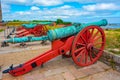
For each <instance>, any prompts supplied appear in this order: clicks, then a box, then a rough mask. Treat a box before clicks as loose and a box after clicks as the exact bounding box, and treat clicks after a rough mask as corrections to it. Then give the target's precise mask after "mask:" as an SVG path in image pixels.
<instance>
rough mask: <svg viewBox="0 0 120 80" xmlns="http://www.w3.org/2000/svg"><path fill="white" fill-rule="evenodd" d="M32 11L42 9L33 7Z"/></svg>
mask: <svg viewBox="0 0 120 80" xmlns="http://www.w3.org/2000/svg"><path fill="white" fill-rule="evenodd" d="M31 10H40V8H39V7H36V6H32V7H31Z"/></svg>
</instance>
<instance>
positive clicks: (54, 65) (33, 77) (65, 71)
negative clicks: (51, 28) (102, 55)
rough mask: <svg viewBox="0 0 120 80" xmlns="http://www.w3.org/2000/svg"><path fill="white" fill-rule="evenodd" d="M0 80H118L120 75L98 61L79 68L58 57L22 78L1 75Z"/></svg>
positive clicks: (70, 60) (70, 61) (68, 60)
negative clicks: (0, 79)
mask: <svg viewBox="0 0 120 80" xmlns="http://www.w3.org/2000/svg"><path fill="white" fill-rule="evenodd" d="M2 80H120V73H118V72H117V71H114V70H112V68H110V67H109V66H107V65H106V64H104V63H102V62H99V61H98V62H97V63H95V64H93V65H91V66H88V67H79V66H77V65H75V64H74V62H73V61H72V59H71V58H65V59H62V58H61V56H59V57H57V58H54V59H53V60H51V61H49V62H47V63H46V64H44V67H43V68H41V67H37V68H35V69H34V70H32V71H31V72H29V73H27V74H24V75H22V76H18V77H13V76H11V75H10V74H3V76H2Z"/></svg>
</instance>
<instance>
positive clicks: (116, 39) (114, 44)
mask: <svg viewBox="0 0 120 80" xmlns="http://www.w3.org/2000/svg"><path fill="white" fill-rule="evenodd" d="M105 34H106V49H107V50H108V49H109V51H111V52H113V53H115V54H120V29H114V30H105ZM113 49H118V50H119V51H114V50H113Z"/></svg>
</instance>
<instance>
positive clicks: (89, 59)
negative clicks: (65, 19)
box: [3, 19, 107, 76]
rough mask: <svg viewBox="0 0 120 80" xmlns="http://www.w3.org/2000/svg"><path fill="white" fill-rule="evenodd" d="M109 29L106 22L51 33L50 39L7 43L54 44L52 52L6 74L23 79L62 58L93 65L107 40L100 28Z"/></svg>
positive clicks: (44, 37) (12, 68) (11, 69)
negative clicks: (45, 41) (28, 73)
mask: <svg viewBox="0 0 120 80" xmlns="http://www.w3.org/2000/svg"><path fill="white" fill-rule="evenodd" d="M106 25H107V20H105V19H103V20H101V21H98V22H92V23H87V24H81V25H77V26H74V25H73V26H69V27H64V28H59V29H55V30H49V31H48V32H47V35H46V36H41V37H31V38H30V37H24V38H23V39H22V40H19V39H18V38H14V39H10V40H7V41H6V42H21V41H24V42H27V41H40V40H50V41H51V42H52V49H51V50H48V51H47V52H45V53H43V54H42V55H39V56H37V57H35V58H33V59H31V60H29V61H27V62H25V63H23V64H20V65H18V66H16V67H13V65H11V66H10V67H9V68H8V69H6V70H4V71H3V73H10V74H11V75H13V76H19V75H22V74H25V73H27V72H29V71H31V70H32V69H34V68H36V67H37V66H42V65H43V64H44V63H45V62H47V61H49V60H51V59H53V58H55V57H57V56H59V55H62V56H64V57H72V59H73V61H74V62H75V64H76V65H78V66H88V65H91V64H93V63H95V62H96V61H97V60H98V59H99V58H100V56H101V55H102V53H103V50H104V46H105V40H106V39H105V34H104V30H103V29H102V28H100V26H106ZM13 40H14V41H13ZM67 52H70V53H67Z"/></svg>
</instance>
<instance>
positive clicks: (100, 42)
mask: <svg viewBox="0 0 120 80" xmlns="http://www.w3.org/2000/svg"><path fill="white" fill-rule="evenodd" d="M103 43H104V42H98V43H95V44H94V46H96V45H99V44H103Z"/></svg>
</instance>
